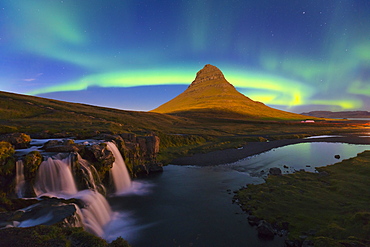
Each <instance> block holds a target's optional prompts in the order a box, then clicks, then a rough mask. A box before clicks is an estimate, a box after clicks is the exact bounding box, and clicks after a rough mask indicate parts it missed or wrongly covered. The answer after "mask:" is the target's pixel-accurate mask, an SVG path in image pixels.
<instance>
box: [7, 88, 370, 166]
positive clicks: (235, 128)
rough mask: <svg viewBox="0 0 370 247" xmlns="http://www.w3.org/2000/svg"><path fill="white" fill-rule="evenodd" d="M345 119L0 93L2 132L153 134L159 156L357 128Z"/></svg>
mask: <svg viewBox="0 0 370 247" xmlns="http://www.w3.org/2000/svg"><path fill="white" fill-rule="evenodd" d="M363 128H364V126H362V125H358V124H351V123H346V122H345V121H344V122H343V121H342V122H334V123H333V122H326V121H322V122H317V123H315V124H302V123H301V122H300V121H281V120H280V121H260V120H253V119H249V118H247V117H245V115H243V114H240V113H235V112H230V111H226V112H220V111H212V110H203V111H199V110H198V111H187V112H185V113H183V114H181V116H178V115H176V114H160V113H155V112H135V111H122V110H117V109H110V108H103V107H96V106H91V105H84V104H76V103H68V102H63V101H57V100H50V99H45V98H40V97H33V96H26V95H19V94H12V93H6V92H0V134H4V133H12V132H24V133H27V134H30V135H31V136H36V137H38V138H42V137H45V138H47V137H70V136H75V137H77V138H88V137H92V136H96V135H97V134H98V133H112V134H118V133H127V132H129V133H135V134H139V135H145V134H147V133H150V132H155V133H156V134H157V135H159V136H160V138H161V146H160V149H161V154H160V158H161V159H162V160H163V161H164V162H165V163H166V162H169V161H170V160H171V159H172V158H174V157H178V156H183V155H191V154H194V153H198V152H208V151H212V150H219V149H225V148H233V147H238V146H241V145H244V144H246V142H249V141H259V140H266V139H267V140H274V139H284V138H300V137H303V136H306V135H315V134H330V133H340V132H352V131H361V130H363Z"/></svg>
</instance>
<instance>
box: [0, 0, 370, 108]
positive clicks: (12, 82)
mask: <svg viewBox="0 0 370 247" xmlns="http://www.w3.org/2000/svg"><path fill="white" fill-rule="evenodd" d="M0 59H1V60H0V90H2V91H8V92H15V93H22V94H29V95H39V96H42V97H48V98H54V99H60V100H67V101H72V102H82V103H88V104H94V105H101V106H109V107H115V108H120V109H132V110H151V109H154V108H156V107H157V106H158V105H160V104H162V103H164V102H166V101H168V100H169V99H171V98H173V97H175V96H176V95H177V94H179V93H181V92H182V91H183V90H185V89H186V87H187V86H188V85H189V84H190V83H191V82H192V80H193V79H194V78H195V74H196V72H197V71H198V70H200V69H201V68H203V66H204V65H205V64H212V65H215V66H217V67H218V68H220V69H221V70H222V71H223V72H224V75H225V77H226V79H227V80H228V81H229V82H230V83H232V84H233V85H234V86H235V87H237V89H238V90H239V91H240V92H242V93H243V94H245V95H246V96H248V97H250V98H251V99H253V100H257V101H261V102H263V103H265V104H267V105H269V106H272V107H275V108H278V109H283V110H288V111H292V112H302V111H309V110H333V111H340V110H368V111H370V1H368V0H269V1H267V0H258V1H255V0H253V1H252V0H250V1H249V0H240V1H238V0H227V1H226V0H223V1H221V0H212V1H211V0H189V1H186V0H184V1H181V0H161V1H156V0H145V1H144V0H142V1H141V0H63V1H60V0H58V1H57V0H55V1H54V0H32V1H30V0H2V1H1V2H0Z"/></svg>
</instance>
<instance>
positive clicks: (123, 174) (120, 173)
mask: <svg viewBox="0 0 370 247" xmlns="http://www.w3.org/2000/svg"><path fill="white" fill-rule="evenodd" d="M107 148H108V150H110V151H111V152H112V153H113V155H114V158H115V161H114V163H113V167H112V169H111V174H112V178H113V182H114V186H115V189H116V194H121V193H124V192H126V191H127V190H128V189H129V188H130V187H131V178H130V175H129V173H128V171H127V167H126V164H125V161H124V160H123V158H122V155H121V153H120V152H119V150H118V148H117V147H116V145H115V144H114V143H112V142H107Z"/></svg>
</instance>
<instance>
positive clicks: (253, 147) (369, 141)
mask: <svg viewBox="0 0 370 247" xmlns="http://www.w3.org/2000/svg"><path fill="white" fill-rule="evenodd" d="M307 142H339V143H348V144H357V145H370V137H360V136H359V135H358V134H342V135H340V136H338V137H337V136H335V137H322V138H309V139H283V140H276V141H269V142H249V143H248V144H247V145H244V146H242V147H241V148H232V149H225V150H217V151H212V152H209V153H197V154H194V155H192V156H186V157H180V158H176V159H174V160H172V161H171V162H170V164H171V165H193V166H214V165H222V164H228V163H233V162H236V161H238V160H241V159H244V158H247V157H249V156H253V155H257V154H261V153H264V152H267V151H270V150H272V149H274V148H279V147H284V146H288V145H293V144H298V143H307ZM369 149H370V146H369Z"/></svg>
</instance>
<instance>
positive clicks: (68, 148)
mask: <svg viewBox="0 0 370 247" xmlns="http://www.w3.org/2000/svg"><path fill="white" fill-rule="evenodd" d="M82 148H83V145H81V144H76V143H74V140H71V139H66V140H61V141H60V140H50V141H48V142H46V143H45V144H44V146H43V147H42V149H44V150H45V151H46V152H58V153H68V152H78V151H80V150H81V149H82Z"/></svg>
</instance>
